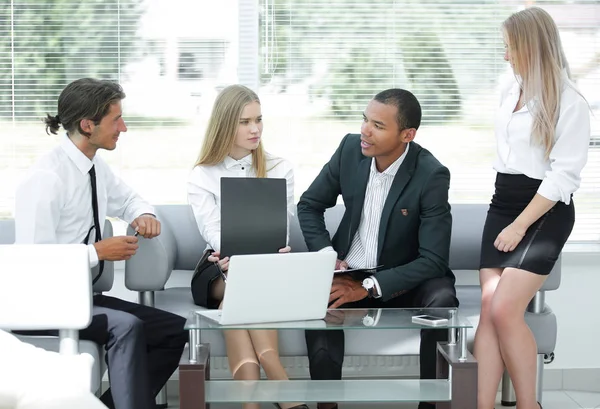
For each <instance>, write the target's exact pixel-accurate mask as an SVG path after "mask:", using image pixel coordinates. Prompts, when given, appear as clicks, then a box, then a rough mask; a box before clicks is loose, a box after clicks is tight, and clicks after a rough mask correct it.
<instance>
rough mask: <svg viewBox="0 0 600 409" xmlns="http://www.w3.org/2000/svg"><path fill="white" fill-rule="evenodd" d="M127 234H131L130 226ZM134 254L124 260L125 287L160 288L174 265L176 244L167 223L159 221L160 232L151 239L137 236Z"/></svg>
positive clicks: (138, 288) (133, 288) (132, 231)
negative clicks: (136, 247)
mask: <svg viewBox="0 0 600 409" xmlns="http://www.w3.org/2000/svg"><path fill="white" fill-rule="evenodd" d="M127 234H128V235H133V234H134V230H133V228H132V227H131V226H129V227H128V229H127ZM138 239H139V241H138V245H139V248H138V250H137V252H136V254H135V255H134V256H133V257H131V258H130V259H129V260H127V261H126V262H125V287H127V289H129V290H132V291H138V292H140V291H157V290H162V289H164V287H165V284H166V282H167V280H168V279H169V277H170V276H171V272H172V271H173V266H174V265H175V258H176V257H177V245H176V242H175V236H174V235H173V232H172V231H171V230H170V229H169V226H168V224H167V223H161V233H160V235H159V236H157V237H155V238H153V239H145V238H143V237H141V236H138Z"/></svg>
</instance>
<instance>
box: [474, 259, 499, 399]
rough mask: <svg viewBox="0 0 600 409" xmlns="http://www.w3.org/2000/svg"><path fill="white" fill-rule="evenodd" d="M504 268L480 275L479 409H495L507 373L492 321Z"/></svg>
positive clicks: (476, 346)
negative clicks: (493, 300)
mask: <svg viewBox="0 0 600 409" xmlns="http://www.w3.org/2000/svg"><path fill="white" fill-rule="evenodd" d="M500 274H502V269H501V268H483V269H481V271H480V272H479V282H480V283H481V314H480V316H479V324H478V325H477V331H476V333H475V346H474V351H473V355H474V356H475V358H476V359H477V363H478V368H479V369H478V371H479V376H478V385H477V408H478V409H493V408H494V405H495V403H496V391H497V390H498V384H499V383H500V379H501V378H502V372H504V362H503V361H502V355H501V353H500V345H499V343H498V342H499V341H498V335H497V334H496V329H495V328H494V323H493V322H492V312H491V310H492V299H493V297H494V292H495V291H496V287H497V286H498V282H499V281H500Z"/></svg>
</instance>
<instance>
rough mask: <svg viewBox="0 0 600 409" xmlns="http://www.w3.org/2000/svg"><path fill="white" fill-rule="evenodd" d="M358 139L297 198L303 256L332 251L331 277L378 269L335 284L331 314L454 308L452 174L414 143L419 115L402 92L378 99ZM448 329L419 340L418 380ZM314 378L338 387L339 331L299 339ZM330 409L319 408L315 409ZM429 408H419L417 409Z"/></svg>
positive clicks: (432, 370)
mask: <svg viewBox="0 0 600 409" xmlns="http://www.w3.org/2000/svg"><path fill="white" fill-rule="evenodd" d="M363 117H364V118H363V124H362V127H361V134H360V135H356V134H348V135H346V136H345V137H344V139H343V140H342V142H341V143H340V146H339V147H338V149H337V151H336V152H335V153H334V154H333V156H332V157H331V159H330V161H329V162H328V163H327V164H326V165H325V166H324V167H323V169H322V170H321V173H319V175H318V176H317V178H316V179H315V180H314V181H313V183H312V184H311V186H310V187H309V188H308V190H307V191H306V192H304V194H303V195H302V197H301V198H300V202H299V203H298V218H299V221H300V227H301V228H302V233H303V234H304V239H305V241H306V244H307V246H308V249H309V250H310V251H336V252H337V254H338V262H337V268H342V269H344V268H370V267H376V266H381V267H380V268H379V269H378V271H377V272H376V273H375V274H374V275H373V276H372V277H368V278H364V279H363V278H362V277H361V278H357V277H356V276H353V275H352V274H343V275H336V277H335V278H334V281H333V285H332V288H331V296H330V303H331V305H330V307H331V308H338V307H343V308H383V307H388V308H413V307H414V308H434V307H457V306H458V300H457V298H456V290H455V288H454V282H455V278H454V275H453V274H452V271H450V269H449V268H448V258H449V252H450V232H451V228H452V217H451V215H450V204H449V203H448V189H449V185H450V173H449V171H448V169H447V168H446V167H444V166H443V165H442V164H441V163H440V162H439V161H438V160H437V159H436V158H435V157H434V156H433V155H432V154H431V153H430V152H429V151H427V150H426V149H424V148H422V147H421V146H419V145H418V144H416V143H415V142H413V139H414V138H415V134H416V132H417V129H418V128H419V125H420V123H421V106H420V104H419V102H418V101H417V99H416V98H415V96H414V95H413V94H412V93H410V92H409V91H406V90H402V89H389V90H386V91H383V92H380V93H379V94H377V95H376V96H375V97H374V98H373V99H372V100H371V101H370V102H369V104H368V106H367V108H366V110H365V111H364V114H363ZM340 194H341V195H342V198H343V199H344V203H345V207H346V210H345V213H344V216H343V218H342V220H341V223H340V225H339V227H338V229H337V232H336V233H335V235H334V236H333V238H332V239H330V235H329V233H328V232H327V230H326V228H325V223H324V217H323V214H324V212H325V209H327V208H330V207H333V206H335V204H336V202H337V199H338V196H339V195H340ZM447 335H448V331H447V330H433V329H432V330H423V331H422V332H421V348H420V362H421V378H422V379H433V378H435V377H436V359H435V356H436V344H437V342H439V341H445V340H446V339H447ZM306 343H307V348H308V357H309V361H310V374H311V378H312V379H341V377H342V363H343V359H344V333H343V331H306ZM330 408H337V404H335V403H320V404H319V409H330ZM426 408H434V405H433V404H431V403H428V402H421V404H420V405H419V409H426Z"/></svg>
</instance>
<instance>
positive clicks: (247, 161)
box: [223, 153, 252, 169]
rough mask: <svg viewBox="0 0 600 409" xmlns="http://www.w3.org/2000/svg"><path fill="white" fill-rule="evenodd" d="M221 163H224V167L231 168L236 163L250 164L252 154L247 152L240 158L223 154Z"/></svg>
mask: <svg viewBox="0 0 600 409" xmlns="http://www.w3.org/2000/svg"><path fill="white" fill-rule="evenodd" d="M223 164H224V165H225V169H231V168H232V167H234V166H236V165H245V166H252V154H251V153H249V154H248V155H246V156H244V157H243V158H242V159H240V160H235V159H233V158H232V157H231V156H229V155H227V156H225V160H223Z"/></svg>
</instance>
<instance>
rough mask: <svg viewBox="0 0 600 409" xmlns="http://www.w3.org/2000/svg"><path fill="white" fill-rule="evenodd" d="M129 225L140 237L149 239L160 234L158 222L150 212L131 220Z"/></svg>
mask: <svg viewBox="0 0 600 409" xmlns="http://www.w3.org/2000/svg"><path fill="white" fill-rule="evenodd" d="M131 227H133V228H134V229H135V231H136V232H137V233H138V234H139V235H140V236H142V237H144V238H146V239H151V238H153V237H156V236H158V235H159V234H160V222H159V221H158V220H157V219H156V217H154V216H153V215H151V214H143V215H141V216H139V217H138V218H137V219H135V220H134V221H132V222H131Z"/></svg>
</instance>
